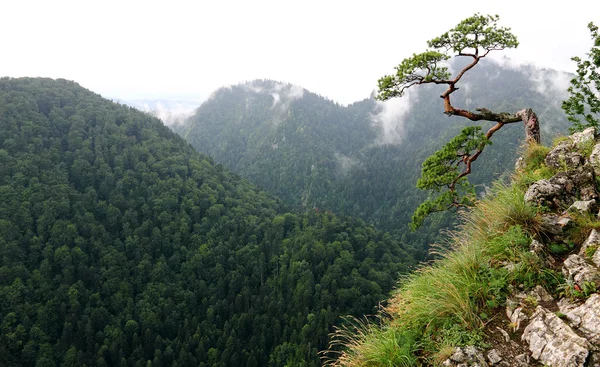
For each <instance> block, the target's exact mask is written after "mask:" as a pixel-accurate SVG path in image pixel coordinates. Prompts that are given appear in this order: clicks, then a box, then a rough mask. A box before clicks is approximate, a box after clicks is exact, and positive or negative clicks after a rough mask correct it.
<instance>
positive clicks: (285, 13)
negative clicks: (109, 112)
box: [0, 0, 600, 104]
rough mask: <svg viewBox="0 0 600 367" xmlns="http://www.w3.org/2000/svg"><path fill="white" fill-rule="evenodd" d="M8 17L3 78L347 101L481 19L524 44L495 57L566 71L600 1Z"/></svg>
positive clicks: (234, 7) (464, 1)
mask: <svg viewBox="0 0 600 367" xmlns="http://www.w3.org/2000/svg"><path fill="white" fill-rule="evenodd" d="M552 4H556V5H552ZM0 12H1V14H2V21H1V22H0V35H1V36H0V37H1V38H0V39H1V40H2V42H1V43H0V50H1V51H0V76H14V77H17V76H44V77H52V78H65V79H71V80H75V81H77V82H78V83H79V84H81V85H82V86H84V87H86V88H89V89H91V90H93V91H94V92H96V93H100V94H102V95H103V96H107V97H117V98H121V99H136V98H171V99H177V98H180V99H192V100H202V99H204V98H206V97H207V96H208V95H210V93H211V92H212V91H214V90H215V89H217V88H219V87H220V86H223V85H228V84H237V83H239V82H243V81H248V80H252V79H257V78H265V79H274V80H279V81H284V82H290V83H293V84H297V85H300V86H302V87H305V88H307V89H308V90H310V91H312V92H315V93H318V94H321V95H323V96H326V97H328V98H331V99H333V100H335V101H338V102H340V103H344V104H346V103H351V102H354V101H357V100H361V99H363V98H366V97H368V95H369V93H370V92H371V91H372V90H373V89H374V87H375V86H376V82H377V79H378V78H379V77H381V76H383V75H384V74H389V73H392V72H393V67H394V66H395V65H397V64H398V63H399V62H400V61H401V60H402V58H404V57H406V56H410V55H411V54H412V53H415V52H417V53H418V52H422V51H424V50H425V48H426V41H427V40H429V39H431V38H433V37H436V36H439V35H440V34H441V33H443V32H444V31H446V30H448V29H450V28H451V27H453V26H454V25H456V24H457V23H458V22H459V21H461V20H462V19H464V18H466V17H468V16H471V15H473V14H474V13H475V12H480V13H482V14H499V15H500V17H501V18H500V24H501V25H502V26H506V27H511V28H512V30H513V33H514V34H516V35H517V37H518V39H519V41H520V43H521V44H520V46H519V48H518V49H517V50H510V51H500V52H497V54H499V55H503V56H504V55H505V56H508V57H511V58H513V59H516V60H519V61H522V62H532V63H535V64H536V65H539V66H541V67H550V68H555V69H560V70H566V71H574V69H575V68H574V65H573V62H572V61H570V58H571V57H572V56H575V55H578V56H583V54H584V53H585V52H588V51H589V49H590V47H591V39H590V33H589V31H588V29H587V26H586V25H587V24H588V23H589V22H590V21H593V22H594V23H596V25H600V1H599V0H570V1H568V2H566V1H561V0H546V1H530V0H518V1H514V0H502V1H496V0H487V1H486V0H478V1H477V0H473V1H472V0H456V1H452V0H446V1H443V2H442V1H432V0H430V1H423V0H416V1H415V0H396V1H384V0H363V1H352V0H346V1H328V0H320V1H314V0H301V1H297V0H295V1H287V0H278V1H267V0H246V1H244V0H239V1H225V0H212V1H177V0H169V1H148V0H147V1H127V0H121V1H112V0H110V1H108V0H103V1H95V2H92V1H85V0H78V1H62V0H60V1H27V0H0Z"/></svg>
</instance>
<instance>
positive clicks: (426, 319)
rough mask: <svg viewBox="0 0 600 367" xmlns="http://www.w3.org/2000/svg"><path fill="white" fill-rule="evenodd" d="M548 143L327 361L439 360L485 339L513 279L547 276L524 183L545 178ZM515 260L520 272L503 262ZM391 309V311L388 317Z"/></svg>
mask: <svg viewBox="0 0 600 367" xmlns="http://www.w3.org/2000/svg"><path fill="white" fill-rule="evenodd" d="M547 152H548V149H547V148H544V147H541V146H537V145H536V146H532V147H529V148H528V150H527V151H526V152H524V156H525V167H526V169H525V170H523V171H522V172H521V173H520V174H519V175H518V176H516V177H515V178H514V181H513V183H514V184H513V185H506V184H501V183H499V184H496V185H494V187H493V188H492V194H491V195H488V196H487V197H486V198H484V199H482V200H480V201H479V202H478V203H477V205H476V206H475V207H474V208H473V209H472V210H470V211H469V212H468V213H466V214H464V215H463V218H462V224H461V225H460V226H459V228H458V230H457V231H455V232H452V233H451V235H450V236H449V240H448V241H449V246H448V250H445V251H442V252H441V253H440V258H439V259H438V260H436V261H435V262H434V263H433V264H431V265H428V266H423V267H422V268H421V269H420V270H418V271H416V272H414V273H413V274H411V275H409V276H406V277H405V278H403V279H401V281H400V283H399V286H398V288H397V290H396V291H395V292H394V293H393V294H392V296H391V299H390V300H389V306H388V307H387V308H386V309H385V313H384V314H382V316H381V318H380V323H379V325H376V324H373V323H369V322H366V321H361V322H355V323H353V327H352V328H351V329H348V328H345V329H344V328H342V329H338V331H337V332H336V333H334V335H332V344H331V345H332V350H339V347H340V346H341V347H343V348H342V350H341V351H339V352H337V353H338V354H339V357H338V358H337V359H336V360H329V361H328V362H327V365H330V366H336V367H337V366H339V367H342V366H343V367H359V366H361V367H379V366H408V365H410V366H416V365H420V364H426V365H437V364H439V363H441V362H442V361H443V359H442V358H441V357H440V356H447V353H448V351H449V350H451V348H450V347H454V346H460V345H467V344H478V343H479V344H481V343H482V340H483V338H482V330H483V329H484V327H485V325H486V323H487V322H489V321H490V317H491V316H490V315H492V314H493V313H494V311H495V309H497V308H498V307H501V306H503V305H504V303H505V298H506V295H507V292H508V285H509V284H511V283H515V282H519V284H523V283H525V284H527V285H528V286H533V285H534V284H535V283H538V284H539V283H540V282H543V281H544V279H545V278H544V276H545V275H544V274H543V272H541V271H540V270H541V264H540V261H539V259H538V258H537V257H532V255H531V253H530V252H529V248H528V246H529V243H530V242H531V238H532V237H535V236H538V235H539V232H540V219H539V217H540V213H538V209H537V208H535V207H532V206H530V205H528V204H527V203H525V201H524V190H525V187H526V185H525V183H526V182H528V181H530V182H533V181H535V180H538V179H540V178H546V176H548V174H549V173H550V171H549V170H548V169H547V168H546V167H545V165H544V163H543V162H544V159H543V157H545V155H546V153H547ZM507 263H513V264H516V265H515V267H514V268H515V270H514V271H512V272H510V273H509V271H508V270H507V269H506V268H505V267H504V265H506V264H507ZM383 315H386V316H383Z"/></svg>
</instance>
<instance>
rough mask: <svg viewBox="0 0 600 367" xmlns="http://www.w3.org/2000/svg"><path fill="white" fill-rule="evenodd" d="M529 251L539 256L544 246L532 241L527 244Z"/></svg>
mask: <svg viewBox="0 0 600 367" xmlns="http://www.w3.org/2000/svg"><path fill="white" fill-rule="evenodd" d="M529 251H531V252H533V253H534V254H541V253H543V252H544V245H543V244H542V243H541V242H540V241H538V240H532V241H531V243H530V244H529Z"/></svg>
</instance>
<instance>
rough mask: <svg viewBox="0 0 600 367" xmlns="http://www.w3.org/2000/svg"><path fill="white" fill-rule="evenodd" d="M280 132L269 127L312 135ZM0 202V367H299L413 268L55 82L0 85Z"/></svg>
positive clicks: (131, 116)
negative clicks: (344, 320) (343, 320)
mask: <svg viewBox="0 0 600 367" xmlns="http://www.w3.org/2000/svg"><path fill="white" fill-rule="evenodd" d="M236 90H237V89H236ZM222 93H227V92H226V91H224V92H222ZM217 97H218V96H217ZM308 97H310V98H311V99H309V98H308ZM312 99H314V100H316V101H320V100H321V99H320V98H319V97H317V96H313V95H309V94H307V95H306V99H300V100H298V102H303V103H307V104H308V103H309V102H310V101H311V100H312ZM214 101H215V103H216V101H218V99H215V100H214ZM267 102H268V104H269V105H270V104H272V103H273V101H272V100H270V101H267ZM267 102H265V103H267ZM364 103H365V104H372V102H370V101H367V102H364ZM326 105H329V106H331V107H330V108H331V109H338V108H339V106H335V105H333V104H330V103H326ZM208 106H210V104H208ZM310 106H312V105H310V104H309V105H308V106H307V107H306V108H305V109H304V110H298V112H293V111H295V110H290V112H289V113H301V111H308V110H310V109H313V107H310ZM268 108H269V106H266V109H268ZM352 108H357V109H358V108H360V104H359V105H357V106H355V107H352ZM314 110H315V113H322V112H319V111H320V110H319V109H316V108H314ZM227 111H228V112H222V113H223V114H225V113H237V115H236V116H242V115H241V111H237V112H236V111H229V110H227ZM215 113H216V112H215ZM244 116H249V115H244ZM259 117H261V116H258V117H255V118H256V119H257V123H258V122H261V121H258V118H259ZM298 121H302V123H301V124H299V125H297V126H291V125H288V124H283V123H282V124H280V125H279V126H280V127H282V128H286V129H302V128H303V127H304V131H305V132H306V133H307V134H315V132H314V130H313V129H312V128H309V126H311V125H310V124H312V121H313V120H312V118H310V119H309V118H308V117H306V118H305V119H303V120H302V119H301V120H298ZM340 121H342V120H340ZM343 121H346V120H343ZM309 122H310V124H309ZM336 131H337V130H336ZM349 133H350V131H349ZM355 134H356V135H357V136H358V135H360V131H356V132H355ZM279 136H280V137H281V139H282V140H280V141H279V144H280V146H281V147H282V148H283V147H285V144H284V143H283V138H284V137H286V138H287V139H290V140H293V139H295V138H294V136H296V135H294V134H291V133H286V134H285V135H283V134H281V135H279ZM360 138H361V139H363V140H364V137H362V136H361V137H360ZM339 139H340V142H338V144H341V143H342V142H344V140H345V139H346V137H345V136H343V137H340V138H339ZM288 141H289V140H288ZM269 143H271V141H269ZM273 143H277V141H273ZM221 144H225V143H221ZM346 144H348V145H350V143H349V142H346ZM361 144H362V143H361ZM248 146H250V145H248ZM263 148H264V145H263ZM263 148H257V149H263ZM268 148H269V149H272V148H271V145H269V146H268ZM317 148H318V146H315V149H317ZM286 149H287V148H286ZM375 151H376V150H375ZM305 152H306V150H302V151H301V152H298V154H299V153H305ZM319 152H323V150H322V149H318V150H316V151H315V152H314V157H319V154H320V153H319ZM347 152H350V150H348V151H347ZM234 153H235V154H236V153H237V152H235V151H232V154H234ZM342 153H343V152H342ZM290 154H291V151H290ZM300 157H303V156H300ZM232 159H233V158H232ZM302 159H304V158H302ZM315 159H316V158H315ZM323 159H324V161H323V162H321V163H319V162H320V161H315V163H316V164H315V170H323V169H325V168H326V167H328V166H327V165H331V167H334V166H333V165H334V162H332V161H328V159H331V158H327V156H323ZM328 162H329V163H328ZM265 163H269V161H268V160H266V161H265ZM282 164H283V163H282ZM228 165H231V164H228ZM285 167H287V169H294V168H293V167H290V164H285ZM252 169H256V168H252ZM298 169H299V168H298ZM303 172H305V171H298V172H296V173H303ZM296 176H297V177H298V179H304V176H303V175H301V174H300V175H298V174H297V175H296ZM387 179H388V177H380V178H378V180H381V181H380V182H382V183H385V184H384V185H388V184H389V183H388V182H387V181H386V180H387ZM316 182H317V181H315V184H314V186H313V188H312V190H314V192H315V193H321V194H322V192H323V191H322V190H323V189H322V188H319V187H318V186H317V183H316ZM365 184H366V183H361V185H365ZM311 197H312V196H311ZM0 203H2V205H0V365H1V366H40V367H42V366H58V365H60V366H83V365H87V366H284V365H288V366H302V365H306V366H316V365H318V356H317V351H319V350H322V349H324V348H325V347H326V345H327V335H328V333H329V332H330V331H331V330H332V326H333V325H334V324H336V323H339V321H340V319H339V316H340V315H347V314H353V315H362V314H369V313H373V312H374V311H375V310H376V308H377V304H378V302H379V301H380V300H382V299H383V298H385V297H386V296H387V294H388V292H389V291H390V289H391V288H392V287H393V285H394V283H395V281H396V279H397V276H398V273H402V272H406V271H407V270H408V269H409V266H411V264H413V260H412V258H411V251H410V249H405V248H403V247H402V246H400V244H399V243H398V242H396V241H394V240H392V238H391V237H390V236H389V235H387V234H385V233H383V232H380V231H378V230H375V229H373V228H372V227H369V226H367V225H365V224H364V222H362V221H361V220H358V219H344V218H340V217H336V216H335V215H332V214H329V213H326V212H323V211H319V212H316V211H313V210H311V211H310V212H309V213H308V214H304V215H299V214H293V213H289V212H287V211H286V209H285V206H284V205H283V204H282V203H281V202H279V201H278V200H277V199H274V198H273V197H272V196H270V195H269V194H267V193H265V192H264V191H261V190H259V189H257V188H255V187H254V186H252V185H250V184H249V183H248V182H247V181H245V180H244V179H242V178H240V177H239V176H237V175H235V174H231V173H229V172H228V171H227V170H226V169H223V168H222V166H221V165H215V164H213V162H212V160H211V159H210V158H207V157H206V156H203V155H201V154H199V153H196V152H195V151H194V149H193V148H192V147H191V146H189V145H188V144H187V143H185V142H184V141H183V139H181V138H180V137H178V136H176V135H175V134H174V133H172V132H171V131H169V129H168V128H167V127H165V126H164V125H163V124H162V122H161V121H160V120H158V119H155V118H153V117H150V115H148V114H145V113H142V112H139V111H137V110H135V109H132V108H129V107H126V106H122V105H119V104H115V103H112V102H110V101H107V100H105V99H103V98H101V97H100V96H99V95H96V94H94V93H92V92H90V91H87V90H85V89H83V88H82V87H80V86H79V85H77V84H76V83H74V82H70V81H65V80H51V79H30V78H27V79H25V78H24V79H10V78H2V79H0ZM306 205H309V203H308V202H307V203H306ZM311 205H312V204H311ZM325 207H328V206H327V205H325ZM331 207H333V206H331Z"/></svg>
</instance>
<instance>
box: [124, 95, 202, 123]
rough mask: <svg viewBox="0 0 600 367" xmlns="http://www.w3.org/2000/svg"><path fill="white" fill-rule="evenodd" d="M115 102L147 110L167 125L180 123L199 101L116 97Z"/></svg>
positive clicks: (190, 113) (198, 104) (194, 109)
mask: <svg viewBox="0 0 600 367" xmlns="http://www.w3.org/2000/svg"><path fill="white" fill-rule="evenodd" d="M115 102H119V103H123V104H126V105H128V106H131V107H135V108H137V109H139V110H142V111H144V112H149V113H150V114H152V115H153V116H155V117H158V118H159V119H161V120H162V121H163V122H164V123H165V124H166V125H169V126H172V125H178V124H181V123H182V122H183V121H184V120H185V119H186V118H188V117H190V116H192V115H193V114H194V113H195V111H196V109H197V108H198V106H200V103H201V102H199V101H188V100H172V99H133V100H119V99H117V100H115Z"/></svg>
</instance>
